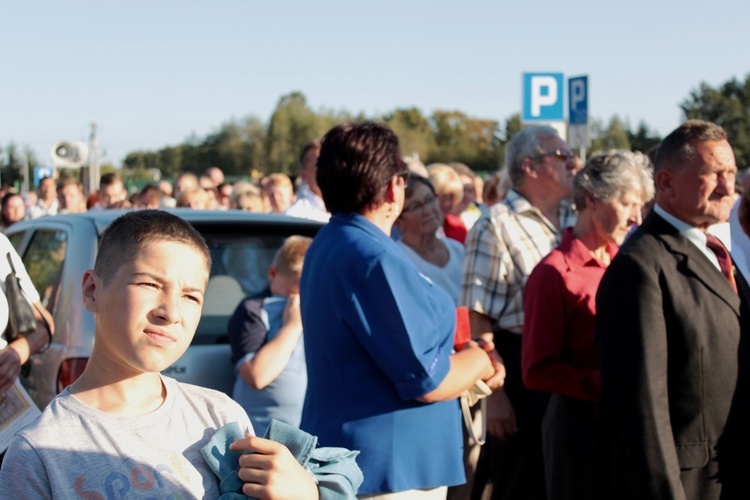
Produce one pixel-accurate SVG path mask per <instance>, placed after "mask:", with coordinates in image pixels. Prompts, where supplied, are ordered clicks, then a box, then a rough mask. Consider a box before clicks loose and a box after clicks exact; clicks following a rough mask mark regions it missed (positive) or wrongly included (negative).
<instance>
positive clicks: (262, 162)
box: [0, 75, 750, 183]
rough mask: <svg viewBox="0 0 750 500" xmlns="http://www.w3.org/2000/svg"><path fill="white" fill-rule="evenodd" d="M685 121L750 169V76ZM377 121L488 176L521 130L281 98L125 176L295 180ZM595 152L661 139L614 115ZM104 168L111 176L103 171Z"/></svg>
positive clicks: (13, 162) (2, 174)
mask: <svg viewBox="0 0 750 500" xmlns="http://www.w3.org/2000/svg"><path fill="white" fill-rule="evenodd" d="M680 109H681V110H682V112H683V115H684V118H686V119H688V118H701V119H704V120H710V121H713V122H716V123H718V124H720V125H722V126H723V127H724V128H725V129H726V130H727V133H728V134H729V137H730V142H731V144H732V146H733V148H734V151H735V155H736V157H737V165H738V166H739V167H740V168H744V167H746V166H747V165H750V75H748V76H747V77H746V78H745V80H744V81H741V80H738V79H737V78H732V79H731V80H729V81H728V82H726V83H724V84H721V85H719V86H717V87H716V88H714V87H712V86H710V85H708V84H707V83H701V84H700V85H699V86H698V87H697V88H695V89H694V90H693V91H691V92H690V95H689V96H688V97H687V98H686V99H685V100H684V101H683V102H682V103H680ZM366 119H369V120H377V121H382V122H384V123H386V124H387V125H388V126H390V127H391V128H392V129H393V130H394V132H395V133H396V134H397V135H398V137H399V139H400V141H401V150H402V152H403V154H405V155H413V154H416V155H418V156H419V158H420V159H421V160H422V161H423V162H424V163H425V164H429V163H434V162H452V161H457V162H461V163H465V164H466V165H468V166H469V167H471V168H472V169H473V170H475V171H478V172H491V171H494V170H497V169H498V168H500V167H501V166H502V164H503V159H504V151H505V145H506V144H507V142H508V141H509V140H510V139H511V138H512V137H513V135H514V134H515V133H516V132H518V131H519V130H520V129H521V127H522V123H521V118H520V116H519V115H518V114H514V115H512V116H509V117H507V118H506V119H505V120H503V121H498V120H491V119H486V118H478V117H474V116H470V115H468V114H466V113H464V112H462V111H459V110H435V111H432V112H431V113H430V114H425V113H424V112H423V111H422V110H420V109H419V108H416V107H409V108H397V109H394V110H393V111H390V112H388V113H385V114H383V115H381V116H365V115H364V114H362V113H359V114H357V115H354V114H352V113H351V112H349V111H346V110H340V111H337V110H331V109H320V110H317V111H316V110H313V109H312V108H311V107H310V105H309V104H308V102H307V99H306V98H305V96H304V94H302V93H301V92H291V93H289V94H286V95H284V96H282V97H281V98H280V99H279V101H278V103H277V105H276V107H275V109H274V111H273V113H272V114H271V117H270V118H269V120H268V121H267V122H265V123H264V122H263V120H261V119H260V118H258V117H257V116H253V115H251V116H248V117H247V118H244V119H232V120H229V121H227V122H226V123H224V124H222V125H220V126H219V127H218V128H217V130H216V131H215V132H213V133H211V134H208V135H206V136H204V137H199V136H197V135H195V134H193V135H192V136H190V137H188V138H187V139H186V140H185V141H184V142H183V143H181V144H178V145H174V146H166V147H164V148H162V149H159V150H156V151H132V152H130V153H129V154H128V155H127V156H126V157H125V159H124V161H123V169H124V175H125V176H126V177H130V178H136V179H138V178H141V179H146V178H149V177H150V173H149V169H154V168H155V169H159V170H160V171H161V175H162V176H163V177H167V178H172V177H174V176H176V175H177V174H178V173H180V172H194V173H200V172H202V171H203V170H205V168H206V167H208V166H212V165H215V166H218V167H220V168H221V169H222V170H223V171H224V172H225V174H227V175H229V176H236V177H249V176H252V175H253V174H254V173H257V174H266V173H271V172H283V173H286V174H288V175H295V174H296V172H297V156H298V154H299V151H300V150H301V149H302V146H303V145H304V144H305V143H306V142H308V141H309V140H311V139H320V138H321V137H322V136H323V135H324V134H325V133H326V132H327V131H328V130H329V129H330V128H331V127H332V126H334V125H335V124H337V123H341V122H343V121H352V120H353V121H361V120H366ZM590 127H591V137H592V145H591V148H590V152H591V153H593V152H596V151H602V150H607V149H612V148H623V149H632V150H638V151H642V152H647V151H648V150H649V149H650V148H651V147H653V146H654V145H656V144H658V143H659V141H660V140H661V137H660V136H659V135H658V133H656V131H654V130H652V129H651V128H650V127H649V126H648V125H647V124H646V123H645V122H640V123H638V124H637V125H635V126H632V125H631V124H630V123H629V122H627V121H626V120H623V119H622V118H621V117H619V116H617V115H615V116H613V117H611V118H610V119H609V120H608V121H606V122H605V121H604V120H601V119H594V120H592V122H591V124H590ZM25 157H27V158H28V162H29V165H32V166H33V165H36V164H38V163H37V158H35V157H34V154H33V153H32V152H31V151H29V148H25V150H24V151H22V150H21V148H19V147H18V146H17V145H16V144H15V143H13V142H11V143H9V144H8V145H7V146H6V147H4V148H0V178H1V179H2V181H3V182H4V183H5V182H9V183H14V182H17V181H18V180H19V179H20V178H21V168H22V167H23V165H24V161H25ZM104 170H107V169H106V168H104Z"/></svg>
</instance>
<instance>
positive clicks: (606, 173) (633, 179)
mask: <svg viewBox="0 0 750 500" xmlns="http://www.w3.org/2000/svg"><path fill="white" fill-rule="evenodd" d="M631 189H636V190H639V191H640V194H641V200H642V201H643V203H646V202H647V201H650V200H651V199H652V198H653V197H654V178H653V173H652V167H651V162H650V161H649V159H648V156H646V155H644V154H643V153H640V152H633V151H628V150H624V149H613V150H611V151H607V152H604V153H598V154H596V155H594V156H592V157H591V158H589V161H587V162H586V165H585V166H584V167H583V168H582V169H581V170H580V171H579V172H578V173H577V174H576V177H575V180H574V181H573V200H574V201H575V204H576V207H577V208H578V210H583V209H585V208H586V196H587V195H590V196H591V197H593V198H594V199H596V200H599V201H605V202H606V201H609V200H611V199H613V198H615V197H617V196H620V195H621V194H623V193H625V192H627V191H629V190H631Z"/></svg>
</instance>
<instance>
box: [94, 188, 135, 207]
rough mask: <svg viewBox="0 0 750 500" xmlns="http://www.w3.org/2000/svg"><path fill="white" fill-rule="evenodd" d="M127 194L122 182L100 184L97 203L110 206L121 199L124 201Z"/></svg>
mask: <svg viewBox="0 0 750 500" xmlns="http://www.w3.org/2000/svg"><path fill="white" fill-rule="evenodd" d="M127 196H128V194H127V193H126V192H125V187H124V186H123V185H122V182H115V183H113V184H110V185H109V186H102V187H101V188H100V189H99V204H100V205H101V206H102V208H110V207H112V206H114V205H116V204H118V203H120V202H122V201H125V198H127Z"/></svg>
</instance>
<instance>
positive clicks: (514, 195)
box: [503, 189, 575, 233]
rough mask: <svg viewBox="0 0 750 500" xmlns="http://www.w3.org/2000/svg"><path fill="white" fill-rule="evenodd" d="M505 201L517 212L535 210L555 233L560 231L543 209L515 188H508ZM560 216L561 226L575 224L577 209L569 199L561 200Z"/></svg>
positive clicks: (558, 211)
mask: <svg viewBox="0 0 750 500" xmlns="http://www.w3.org/2000/svg"><path fill="white" fill-rule="evenodd" d="M503 203H505V205H507V207H508V208H509V209H510V210H511V212H515V213H519V214H520V213H524V212H533V213H535V214H536V215H537V216H538V217H539V218H540V219H541V220H542V221H544V223H545V224H546V225H547V226H548V227H549V229H550V230H552V231H553V232H554V233H559V231H558V230H557V228H556V227H555V226H554V224H552V223H551V222H550V221H549V220H548V219H547V217H545V216H544V214H543V213H542V211H541V210H539V209H538V208H537V207H535V206H534V205H532V204H531V203H530V202H529V200H527V199H526V198H524V197H523V195H522V194H521V193H519V192H518V191H516V190H515V189H510V190H508V194H507V195H506V196H505V199H504V200H503ZM557 213H558V215H559V217H560V227H561V228H563V229H564V228H566V227H569V226H572V225H573V224H575V211H574V210H573V207H572V206H571V205H570V203H569V202H567V201H562V202H560V207H559V208H558V210H557Z"/></svg>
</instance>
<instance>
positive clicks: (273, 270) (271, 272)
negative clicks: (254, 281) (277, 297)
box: [268, 265, 278, 282]
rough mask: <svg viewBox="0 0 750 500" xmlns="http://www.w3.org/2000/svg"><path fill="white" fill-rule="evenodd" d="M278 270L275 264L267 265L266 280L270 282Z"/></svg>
mask: <svg viewBox="0 0 750 500" xmlns="http://www.w3.org/2000/svg"><path fill="white" fill-rule="evenodd" d="M277 272H278V269H276V266H274V265H270V266H268V281H269V282H271V281H273V280H274V279H275V278H276V273H277Z"/></svg>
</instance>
